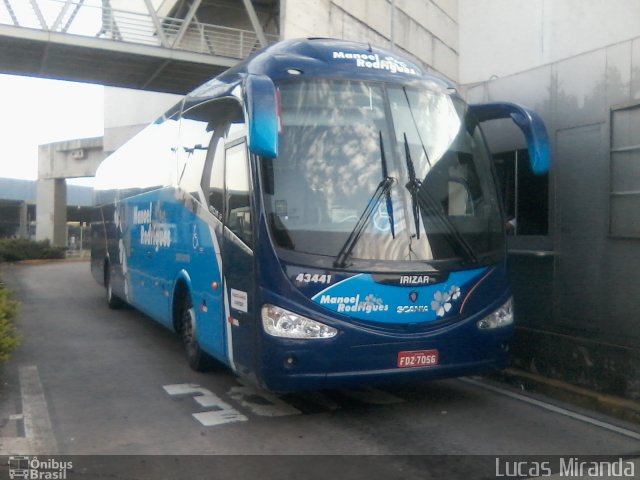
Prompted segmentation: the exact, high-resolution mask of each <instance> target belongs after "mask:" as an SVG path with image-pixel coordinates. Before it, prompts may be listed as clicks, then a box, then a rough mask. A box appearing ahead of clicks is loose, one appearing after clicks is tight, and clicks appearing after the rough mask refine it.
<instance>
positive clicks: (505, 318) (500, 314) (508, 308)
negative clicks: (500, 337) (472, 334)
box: [478, 298, 513, 330]
mask: <svg viewBox="0 0 640 480" xmlns="http://www.w3.org/2000/svg"><path fill="white" fill-rule="evenodd" d="M512 323H513V298H510V299H509V300H507V301H506V302H505V304H504V305H502V306H501V307H500V308H499V309H497V310H496V311H495V312H493V313H492V314H490V315H487V316H486V317H484V318H483V319H482V320H480V321H479V322H478V328H479V329H480V330H487V329H490V328H498V327H504V326H506V325H511V324H512Z"/></svg>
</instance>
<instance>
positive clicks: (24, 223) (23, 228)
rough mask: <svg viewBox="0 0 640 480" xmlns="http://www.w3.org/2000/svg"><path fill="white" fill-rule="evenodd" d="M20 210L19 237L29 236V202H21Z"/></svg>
mask: <svg viewBox="0 0 640 480" xmlns="http://www.w3.org/2000/svg"><path fill="white" fill-rule="evenodd" d="M19 209H20V210H19V212H18V217H19V219H18V238H28V237H29V219H28V216H27V212H28V207H27V202H21V203H20V207H19Z"/></svg>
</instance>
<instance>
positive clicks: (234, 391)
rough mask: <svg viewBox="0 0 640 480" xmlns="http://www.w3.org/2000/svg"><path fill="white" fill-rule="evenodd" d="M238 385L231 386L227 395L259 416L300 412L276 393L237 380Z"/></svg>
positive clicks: (277, 415) (275, 415)
mask: <svg viewBox="0 0 640 480" xmlns="http://www.w3.org/2000/svg"><path fill="white" fill-rule="evenodd" d="M238 382H239V383H240V385H239V386H236V387H231V389H230V390H229V393H228V395H229V396H230V397H231V398H233V399H234V400H235V401H236V402H238V403H239V404H240V405H242V406H243V407H245V408H248V409H249V410H251V412H253V413H254V414H256V415H258V416H260V417H286V416H289V415H300V414H301V413H302V412H301V411H300V410H298V409H297V408H295V407H293V406H292V405H289V404H288V403H286V402H285V401H283V400H282V399H280V398H279V397H277V396H276V395H273V394H271V393H268V392H265V391H262V390H257V389H256V388H254V387H252V386H249V385H247V384H245V383H244V382H242V381H240V380H238Z"/></svg>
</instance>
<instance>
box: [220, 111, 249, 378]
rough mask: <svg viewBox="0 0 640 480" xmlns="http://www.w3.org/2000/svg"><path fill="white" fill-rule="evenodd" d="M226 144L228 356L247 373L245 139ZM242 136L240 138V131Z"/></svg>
mask: <svg viewBox="0 0 640 480" xmlns="http://www.w3.org/2000/svg"><path fill="white" fill-rule="evenodd" d="M238 126H239V125H237V124H232V125H231V128H230V138H232V140H229V141H227V144H226V155H225V158H226V163H225V228H224V240H223V248H222V252H223V262H222V263H223V266H224V267H223V268H224V276H225V281H226V294H227V295H228V297H227V298H228V301H229V305H228V307H229V308H228V318H227V329H228V333H229V335H228V337H227V338H228V341H229V344H228V345H227V348H228V355H229V358H230V359H232V361H233V364H234V366H235V368H236V369H237V370H238V371H239V372H240V373H242V372H245V373H247V372H248V371H250V370H253V365H255V328H256V325H255V322H256V321H257V320H255V319H256V318H257V315H256V312H255V308H256V307H255V271H254V258H253V241H254V239H253V221H254V219H255V215H254V212H253V210H252V208H253V205H254V202H253V201H252V195H253V191H252V189H251V171H250V167H249V156H248V151H247V142H246V137H245V136H241V137H239V138H237V137H235V136H234V135H233V130H234V129H235V128H236V127H238ZM242 130H243V132H242V133H243V134H244V128H243V129H242Z"/></svg>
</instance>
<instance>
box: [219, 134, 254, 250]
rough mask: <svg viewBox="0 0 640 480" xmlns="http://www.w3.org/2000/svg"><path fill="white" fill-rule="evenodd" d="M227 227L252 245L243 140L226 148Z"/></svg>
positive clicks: (245, 154)
mask: <svg viewBox="0 0 640 480" xmlns="http://www.w3.org/2000/svg"><path fill="white" fill-rule="evenodd" d="M225 177H226V184H227V190H226V191H227V227H229V230H231V231H232V232H233V233H235V234H236V235H237V236H238V238H240V240H242V241H243V242H244V243H246V244H247V245H249V246H251V245H252V236H253V235H252V232H253V230H252V226H251V197H250V192H251V188H250V185H251V183H250V180H249V179H250V176H249V159H248V157H247V145H246V143H245V142H242V143H239V144H237V145H234V146H232V147H229V148H227V159H226V174H225Z"/></svg>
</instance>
